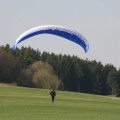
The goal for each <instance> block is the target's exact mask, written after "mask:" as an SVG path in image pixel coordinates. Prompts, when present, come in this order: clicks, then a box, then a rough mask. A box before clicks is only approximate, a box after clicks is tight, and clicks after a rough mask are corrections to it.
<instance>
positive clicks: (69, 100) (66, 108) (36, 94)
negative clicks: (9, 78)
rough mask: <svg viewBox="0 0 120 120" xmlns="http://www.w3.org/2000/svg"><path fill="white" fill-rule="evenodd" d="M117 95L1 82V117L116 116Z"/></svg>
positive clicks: (75, 119)
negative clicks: (53, 94) (51, 92)
mask: <svg viewBox="0 0 120 120" xmlns="http://www.w3.org/2000/svg"><path fill="white" fill-rule="evenodd" d="M119 111H120V99H119V98H114V97H106V96H98V95H90V94H81V93H74V92H65V91H57V96H56V98H55V102H54V103H52V102H51V98H50V95H49V90H44V89H35V88H23V87H16V86H0V120H113V119H114V120H119V118H120V114H119Z"/></svg>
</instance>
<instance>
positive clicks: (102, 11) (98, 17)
mask: <svg viewBox="0 0 120 120" xmlns="http://www.w3.org/2000/svg"><path fill="white" fill-rule="evenodd" d="M46 24H54V25H62V26H66V27H69V28H72V29H74V30H76V31H78V32H80V33H81V34H82V35H83V36H84V37H86V39H87V40H88V42H89V45H90V49H89V51H88V53H84V50H83V49H82V48H81V47H80V46H79V45H77V44H75V43H73V42H70V41H68V40H65V39H63V38H60V37H57V36H53V35H47V34H44V35H38V36H35V37H32V38H30V39H28V40H26V41H23V42H21V43H20V44H18V47H19V48H20V47H21V46H25V47H27V46H31V47H32V48H34V49H37V48H38V49H39V50H40V51H41V52H43V51H47V52H50V53H51V52H53V53H56V54H59V53H62V54H70V55H77V56H78V57H80V58H82V59H86V58H88V60H96V61H101V62H102V64H103V65H105V64H107V63H110V64H113V65H114V66H115V67H117V68H120V53H119V52H120V0H0V45H6V44H7V43H8V44H10V46H11V47H12V46H13V43H14V41H15V39H16V38H17V37H18V36H19V35H20V34H21V33H23V32H24V31H26V30H28V29H30V28H33V27H36V26H40V25H46Z"/></svg>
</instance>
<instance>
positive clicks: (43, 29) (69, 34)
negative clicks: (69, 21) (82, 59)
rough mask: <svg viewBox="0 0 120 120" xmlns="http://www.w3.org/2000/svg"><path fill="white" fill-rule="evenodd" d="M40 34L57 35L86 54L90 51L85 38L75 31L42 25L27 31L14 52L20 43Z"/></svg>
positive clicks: (17, 40)
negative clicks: (77, 46) (78, 46)
mask: <svg viewBox="0 0 120 120" xmlns="http://www.w3.org/2000/svg"><path fill="white" fill-rule="evenodd" d="M39 34H53V35H57V36H60V37H63V38H66V39H68V40H70V41H72V42H74V43H77V44H78V45H80V46H81V47H82V48H83V49H84V51H85V53H86V52H87V51H88V50H89V44H88V42H87V40H86V38H85V37H84V36H82V35H81V34H80V33H79V32H77V31H75V30H72V29H69V28H67V27H64V26H59V25H42V26H37V27H34V28H32V29H29V30H27V31H25V32H24V33H22V34H21V35H20V36H19V37H18V38H17V39H16V41H15V43H14V45H13V50H14V51H16V47H17V44H18V43H20V42H22V41H24V40H26V39H28V38H30V37H33V36H35V35H39Z"/></svg>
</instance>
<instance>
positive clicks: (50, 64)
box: [0, 44, 120, 96]
mask: <svg viewBox="0 0 120 120" xmlns="http://www.w3.org/2000/svg"><path fill="white" fill-rule="evenodd" d="M0 82H1V83H16V84H17V85H18V86H24V87H38V88H47V89H51V88H54V89H59V90H65V91H73V92H82V93H90V94H99V95H111V94H115V95H117V96H120V69H119V70H117V69H116V67H114V66H113V65H112V64H106V65H103V64H102V63H101V62H97V61H96V60H92V61H90V60H88V59H86V60H83V59H81V58H79V57H77V56H74V55H73V56H70V55H62V54H59V55H56V54H54V53H49V52H43V53H41V52H40V50H38V49H37V50H34V49H32V48H31V47H21V49H18V48H17V50H16V52H14V51H13V50H12V49H11V48H10V45H9V44H7V45H6V46H1V47H0Z"/></svg>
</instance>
